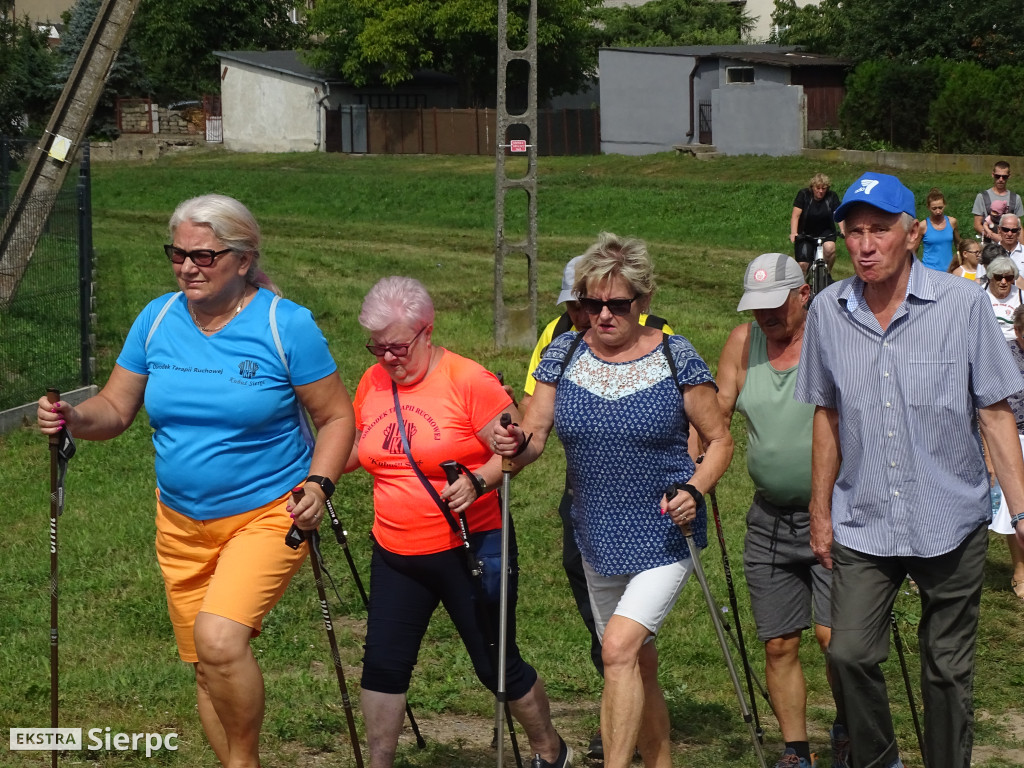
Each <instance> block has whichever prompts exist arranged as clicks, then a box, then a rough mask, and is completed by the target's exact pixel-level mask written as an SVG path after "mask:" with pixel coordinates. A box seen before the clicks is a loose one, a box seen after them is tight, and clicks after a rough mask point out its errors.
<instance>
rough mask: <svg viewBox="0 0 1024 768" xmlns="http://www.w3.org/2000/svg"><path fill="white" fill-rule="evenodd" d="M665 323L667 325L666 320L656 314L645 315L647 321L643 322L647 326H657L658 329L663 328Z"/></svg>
mask: <svg viewBox="0 0 1024 768" xmlns="http://www.w3.org/2000/svg"><path fill="white" fill-rule="evenodd" d="M666 325H668V320H666V319H665V318H664V317H658V316H657V315H647V322H646V323H644V326H646V327H647V328H657V329H658V330H661V329H663V328H664V327H665V326H666Z"/></svg>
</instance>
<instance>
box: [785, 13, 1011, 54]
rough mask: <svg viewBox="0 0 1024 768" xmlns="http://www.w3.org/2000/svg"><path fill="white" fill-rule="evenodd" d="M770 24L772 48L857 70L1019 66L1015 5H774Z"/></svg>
mask: <svg viewBox="0 0 1024 768" xmlns="http://www.w3.org/2000/svg"><path fill="white" fill-rule="evenodd" d="M772 22H773V23H774V24H776V25H778V27H779V34H778V39H777V42H780V43H783V44H790V45H801V46H804V47H805V48H807V49H808V50H813V51H815V52H817V53H829V54H832V55H835V56H842V57H844V58H849V59H852V60H853V61H854V62H858V63H859V62H861V61H867V60H871V59H895V60H898V61H906V62H916V61H923V60H925V59H930V58H934V57H937V56H939V57H942V58H945V59H947V60H952V61H977V62H979V63H981V64H982V65H983V66H985V67H987V68H994V67H997V66H999V65H1001V64H1014V63H1017V62H1020V61H1024V17H1022V16H1021V14H1020V3H1019V0H991V2H987V3H976V2H974V0H943V2H941V3H921V2H919V1H918V0H821V2H820V4H818V5H808V6H805V7H803V8H797V7H796V4H795V3H794V2H793V0H775V10H774V12H773V13H772Z"/></svg>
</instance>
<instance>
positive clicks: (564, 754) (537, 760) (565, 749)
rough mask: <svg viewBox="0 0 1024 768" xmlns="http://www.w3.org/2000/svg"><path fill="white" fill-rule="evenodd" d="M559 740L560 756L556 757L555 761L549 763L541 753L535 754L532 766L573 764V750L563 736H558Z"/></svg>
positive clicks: (565, 767) (557, 767) (564, 767)
mask: <svg viewBox="0 0 1024 768" xmlns="http://www.w3.org/2000/svg"><path fill="white" fill-rule="evenodd" d="M558 742H559V747H558V757H556V758H555V762H553V763H549V762H548V761H547V760H545V759H544V758H543V757H541V756H540V755H534V756H533V760H531V761H530V768H569V767H570V766H571V765H572V750H571V749H570V748H569V745H568V744H566V743H565V739H563V738H562V737H561V736H559V737H558Z"/></svg>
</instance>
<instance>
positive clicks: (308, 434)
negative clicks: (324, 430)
mask: <svg viewBox="0 0 1024 768" xmlns="http://www.w3.org/2000/svg"><path fill="white" fill-rule="evenodd" d="M280 301H281V297H280V296H277V295H275V296H274V298H273V299H271V300H270V317H269V320H270V334H271V335H272V336H273V337H274V346H275V347H277V354H278V356H279V357H280V358H281V362H282V363H283V364H284V372H285V373H286V374H287V375H288V383H289V384H291V381H292V369H291V367H290V366H289V365H288V356H287V355H286V354H285V353H284V344H282V343H281V332H280V331H279V330H278V329H277V305H278V303H279V302H280ZM292 389H295V385H294V384H292ZM295 407H296V410H297V411H298V416H299V431H300V432H302V439H303V440H304V441H305V443H306V445H308V446H309V447H310V448H312V447H313V445H314V443H316V438H314V437H313V428H312V427H311V426H310V425H309V414H308V413H306V409H305V408H303V407H302V403H300V402H299V398H298V397H297V396H296V398H295Z"/></svg>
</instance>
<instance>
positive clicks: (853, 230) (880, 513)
mask: <svg viewBox="0 0 1024 768" xmlns="http://www.w3.org/2000/svg"><path fill="white" fill-rule="evenodd" d="M835 218H836V221H837V222H838V221H842V222H845V232H846V247H847V249H848V250H849V252H850V258H851V261H852V262H853V268H854V271H855V272H856V275H855V276H854V277H852V278H848V279H846V280H843V281H841V282H839V283H836V284H834V285H832V286H829V287H828V288H826V289H825V290H824V291H823V292H821V293H820V294H819V295H818V296H817V297H816V298H815V300H814V303H813V304H812V305H811V309H810V311H809V313H808V316H807V327H806V330H805V332H804V345H803V352H802V354H801V357H800V370H799V373H798V375H797V385H796V397H797V398H798V399H799V400H801V401H802V402H805V403H811V404H813V405H814V406H815V411H814V429H813V449H814V451H813V456H814V458H813V460H812V468H811V503H810V510H811V547H812V548H813V549H814V553H815V555H817V557H818V559H819V560H821V562H822V563H823V564H824V565H826V566H828V567H831V568H832V640H831V643H830V644H829V662H830V664H831V668H832V674H833V676H834V679H835V683H836V687H837V692H838V697H839V698H840V699H841V701H842V705H843V707H842V711H843V712H844V714H845V715H846V726H847V729H848V730H849V733H850V739H851V743H852V745H853V752H852V758H853V765H854V766H856V767H857V768H862V767H863V768H892V767H893V766H898V767H900V768H902V765H903V763H902V761H901V760H900V756H899V746H898V745H897V743H896V736H895V732H894V730H893V724H892V715H891V712H890V708H889V705H888V694H887V693H886V687H885V677H884V675H883V674H882V668H881V663H882V661H884V660H885V658H886V657H887V656H888V654H889V616H890V613H891V611H892V606H893V602H894V600H895V599H896V593H897V592H898V591H899V588H900V586H901V584H902V583H903V581H904V579H905V578H906V577H907V576H908V575H909V576H910V577H911V578H912V579H913V580H914V581H915V582H916V583H917V586H918V589H919V590H920V593H921V620H920V625H919V628H918V639H919V641H920V642H919V648H920V653H921V692H922V699H923V701H924V711H925V718H924V720H925V732H924V752H925V754H926V756H927V757H926V759H927V762H928V766H929V768H967V766H969V765H970V764H971V750H972V745H973V740H974V721H973V708H972V703H971V699H972V692H973V689H972V685H973V679H974V648H975V642H976V638H977V629H978V607H979V603H980V599H981V587H982V576H983V569H984V565H985V552H986V549H987V547H988V524H989V523H990V522H991V520H992V509H991V506H990V503H989V475H988V472H987V471H986V469H985V458H984V456H983V455H982V450H981V445H982V442H981V437H984V438H985V440H986V443H987V445H988V449H989V456H990V458H991V461H992V465H993V467H994V468H995V473H996V476H997V478H998V479H999V483H1000V485H1001V486H1002V490H1003V496H1004V498H1005V499H1006V502H1007V505H1008V507H1009V509H1010V515H1011V519H1012V520H1013V521H1019V520H1021V519H1024V461H1022V459H1021V447H1020V441H1019V440H1018V439H1017V435H1016V434H1015V433H1016V422H1015V420H1014V416H1013V412H1012V411H1011V410H1010V408H1009V406H1008V405H1007V404H1006V397H1007V396H1008V395H1012V394H1014V393H1016V392H1019V391H1020V390H1021V388H1022V386H1024V381H1022V379H1021V375H1020V371H1019V370H1017V368H1016V365H1015V364H1014V362H1013V358H1012V357H1011V355H1010V351H1009V347H1007V345H1006V341H1005V339H1004V338H1003V335H1002V333H1001V332H1000V330H999V327H998V326H997V324H996V320H995V316H994V315H993V314H992V308H991V305H990V304H989V301H988V299H987V298H986V297H985V294H984V293H983V292H982V291H979V290H978V289H977V286H975V285H972V284H971V283H970V281H968V280H962V279H961V280H957V279H956V275H949V274H946V273H944V272H937V271H935V270H931V269H927V268H925V267H924V266H923V265H922V264H921V262H920V261H918V260H917V259H915V258H914V250H915V249H916V247H917V240H918V236H917V234H916V232H917V229H916V222H915V221H914V195H913V194H912V193H911V192H910V190H909V189H907V188H906V187H905V186H904V185H903V184H902V183H901V182H900V180H899V179H897V178H896V177H894V176H890V175H887V174H884V173H874V172H869V173H865V174H863V175H862V176H861V177H860V178H859V179H858V180H857V181H855V182H854V183H853V185H851V186H850V188H849V189H847V190H846V194H845V195H844V196H843V202H842V204H841V205H840V206H839V208H837V209H836V213H835ZM979 429H980V435H979ZM1014 525H1015V526H1016V522H1014Z"/></svg>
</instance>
